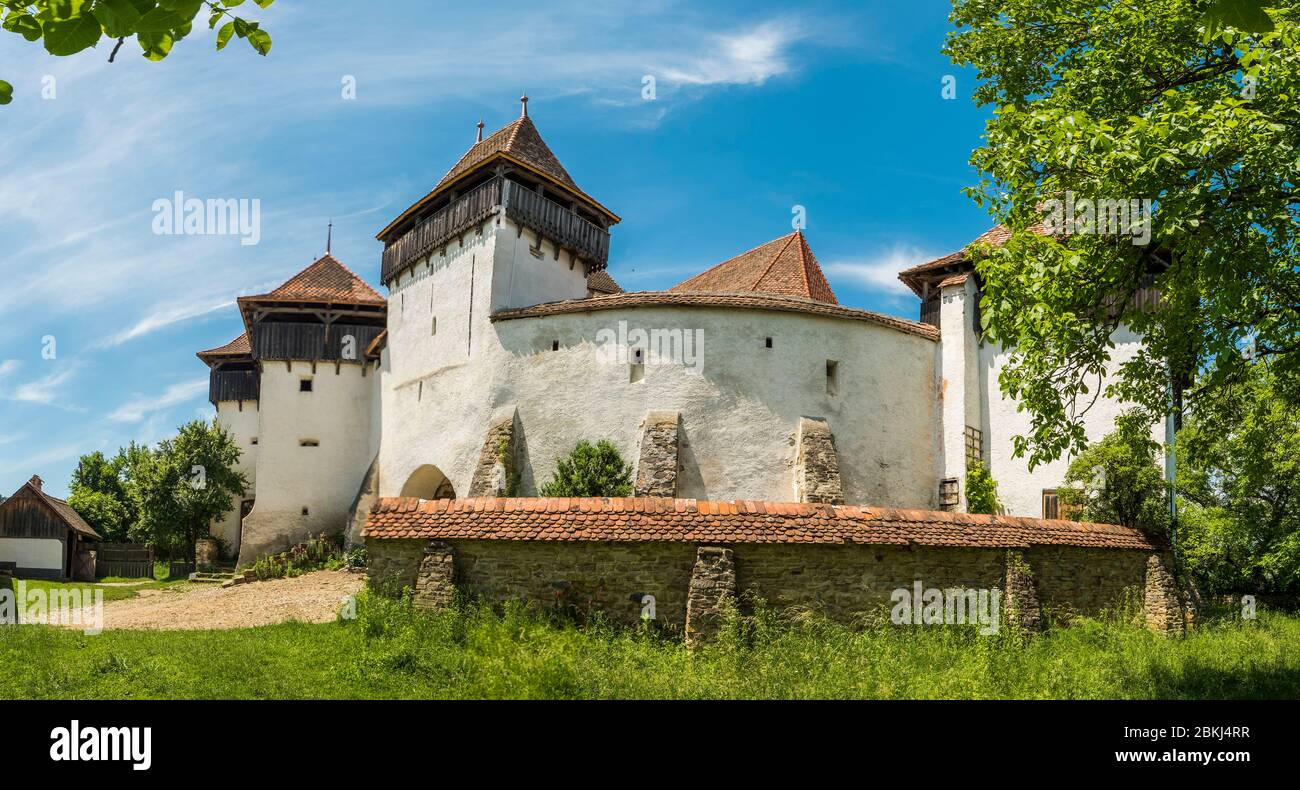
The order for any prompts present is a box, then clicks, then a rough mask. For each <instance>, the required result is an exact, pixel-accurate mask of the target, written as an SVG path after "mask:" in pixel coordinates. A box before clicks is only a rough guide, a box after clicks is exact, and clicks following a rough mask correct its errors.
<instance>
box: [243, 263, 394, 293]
mask: <svg viewBox="0 0 1300 790" xmlns="http://www.w3.org/2000/svg"><path fill="white" fill-rule="evenodd" d="M239 301H240V302H241V303H243V302H245V301H248V302H330V303H333V304H378V305H382V304H386V303H387V300H385V299H384V297H383V296H380V294H379V292H378V291H376V290H375V289H374V288H371V287H370V286H369V285H367V284H366V281H365V280H362V279H361V278H360V277H358V276H357V275H356V274H354V273H353V272H352V270H351V269H349V268H348V267H346V266H344V265H343V264H342V263H341V262H340V261H339V260H338V258H335V257H334V256H333V255H330V254H329V253H326V254H325V255H323V256H321V257H320V258H319V259H318V260H316V262H315V263H313V264H311V265H310V266H308V267H307V268H306V269H303V270H302V271H300V272H298V273H297V274H295V275H294V276H292V277H290V278H289V279H288V280H286V281H285V283H284V284H283V285H281V286H280V287H279V288H276V289H275V290H274V291H271V292H270V293H265V294H259V295H257V296H241V297H240V298H239Z"/></svg>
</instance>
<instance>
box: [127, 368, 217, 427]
mask: <svg viewBox="0 0 1300 790" xmlns="http://www.w3.org/2000/svg"><path fill="white" fill-rule="evenodd" d="M207 388H208V380H207V378H206V377H205V378H201V379H192V380H190V381H182V382H180V383H178V384H173V385H171V386H170V387H168V388H167V389H166V390H165V391H164V392H163V393H162V394H161V395H139V396H136V397H135V398H132V399H131V400H129V401H127V402H126V403H124V404H122V405H121V406H118V407H117V408H116V409H114V410H113V412H112V413H111V414H109V415H108V419H110V420H112V421H114V422H140V421H141V420H143V419H144V418H145V417H148V416H149V415H151V414H155V413H157V412H161V411H163V410H164V409H169V408H171V407H172V406H175V405H177V404H179V403H184V402H186V401H188V400H192V399H194V398H196V397H198V396H199V395H200V394H202V393H203V392H204V391H205V390H207Z"/></svg>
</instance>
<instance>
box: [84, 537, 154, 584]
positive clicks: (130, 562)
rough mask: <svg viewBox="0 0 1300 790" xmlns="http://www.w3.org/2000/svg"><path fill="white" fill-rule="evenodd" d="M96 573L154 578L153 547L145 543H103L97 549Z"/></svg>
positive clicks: (99, 574) (131, 577) (100, 574)
mask: <svg viewBox="0 0 1300 790" xmlns="http://www.w3.org/2000/svg"><path fill="white" fill-rule="evenodd" d="M96 553H97V555H98V556H97V557H96V562H95V575H96V576H98V577H99V578H101V579H102V578H104V577H105V576H123V577H126V578H128V579H152V578H153V547H152V546H146V545H145V544H143V543H101V544H99V546H98V547H97V550H96Z"/></svg>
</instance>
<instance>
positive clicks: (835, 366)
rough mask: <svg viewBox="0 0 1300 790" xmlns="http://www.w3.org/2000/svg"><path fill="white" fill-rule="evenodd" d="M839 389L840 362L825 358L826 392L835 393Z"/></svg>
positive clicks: (828, 393)
mask: <svg viewBox="0 0 1300 790" xmlns="http://www.w3.org/2000/svg"><path fill="white" fill-rule="evenodd" d="M839 391H840V363H838V362H836V361H835V360H833V359H828V360H826V394H827V395H835V394H837V393H839Z"/></svg>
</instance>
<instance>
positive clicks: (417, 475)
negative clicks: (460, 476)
mask: <svg viewBox="0 0 1300 790" xmlns="http://www.w3.org/2000/svg"><path fill="white" fill-rule="evenodd" d="M401 496H408V497H417V498H419V499H455V498H456V489H455V488H454V487H453V486H452V484H451V481H450V480H448V479H447V476H446V475H445V474H443V473H442V470H441V469H439V468H438V467H436V466H434V465H433V464H425V465H424V466H421V467H420V468H419V469H416V470H415V471H414V472H412V473H411V476H410V477H408V478H406V484H405V485H403V486H402V493H401Z"/></svg>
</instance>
